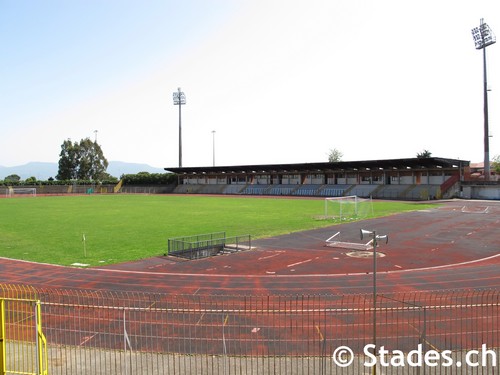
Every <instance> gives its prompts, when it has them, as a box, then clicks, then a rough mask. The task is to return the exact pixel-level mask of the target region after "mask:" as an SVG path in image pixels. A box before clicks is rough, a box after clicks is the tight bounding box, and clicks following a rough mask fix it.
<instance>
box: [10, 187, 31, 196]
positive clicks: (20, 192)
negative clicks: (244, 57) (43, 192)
mask: <svg viewBox="0 0 500 375" xmlns="http://www.w3.org/2000/svg"><path fill="white" fill-rule="evenodd" d="M5 194H6V195H7V197H21V196H22V197H36V188H8V189H7V191H6V192H5Z"/></svg>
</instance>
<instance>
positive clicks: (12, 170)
mask: <svg viewBox="0 0 500 375" xmlns="http://www.w3.org/2000/svg"><path fill="white" fill-rule="evenodd" d="M58 168H59V166H58V163H44V162H31V163H28V164H24V165H19V166H16V167H3V166H1V165H0V180H3V179H4V178H5V177H7V176H10V175H11V174H17V175H18V176H19V177H21V180H25V179H27V178H30V177H36V179H37V180H41V181H44V180H48V179H49V178H50V177H53V178H56V175H57V171H58ZM107 172H108V173H109V174H110V175H111V176H114V177H117V178H120V176H121V175H122V174H135V173H139V172H149V173H165V172H166V171H165V170H164V169H163V168H155V167H152V166H150V165H148V164H138V163H126V162H123V161H110V162H109V165H108V169H107Z"/></svg>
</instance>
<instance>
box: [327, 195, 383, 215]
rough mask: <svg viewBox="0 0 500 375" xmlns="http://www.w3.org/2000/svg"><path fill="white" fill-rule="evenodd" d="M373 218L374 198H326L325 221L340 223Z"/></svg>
mask: <svg viewBox="0 0 500 375" xmlns="http://www.w3.org/2000/svg"><path fill="white" fill-rule="evenodd" d="M372 216H373V203H372V198H371V197H370V198H360V197H358V196H356V195H349V196H346V197H335V198H325V214H324V218H325V219H333V220H338V221H346V220H360V219H365V218H368V217H372Z"/></svg>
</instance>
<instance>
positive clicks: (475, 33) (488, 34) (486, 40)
mask: <svg viewBox="0 0 500 375" xmlns="http://www.w3.org/2000/svg"><path fill="white" fill-rule="evenodd" d="M472 37H473V39H474V44H475V47H476V49H482V50H483V98H484V108H483V111H484V179H485V181H489V179H490V139H489V138H490V134H489V121H488V79H487V72H486V47H488V46H491V45H492V44H495V42H496V37H495V34H493V31H492V30H491V28H490V27H489V26H488V25H487V24H486V23H485V22H484V20H483V18H481V21H480V25H479V27H475V28H473V29H472Z"/></svg>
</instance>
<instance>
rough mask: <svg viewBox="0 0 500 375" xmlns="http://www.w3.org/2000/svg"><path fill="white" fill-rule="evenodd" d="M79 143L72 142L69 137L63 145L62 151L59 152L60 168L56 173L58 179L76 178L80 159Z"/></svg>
mask: <svg viewBox="0 0 500 375" xmlns="http://www.w3.org/2000/svg"><path fill="white" fill-rule="evenodd" d="M78 154H79V149H78V144H77V143H76V142H75V143H72V142H71V140H70V139H67V140H65V141H64V142H63V144H62V145H61V152H60V154H59V169H58V172H57V175H56V178H57V179H58V180H71V179H76V177H77V172H78V166H79V163H80V160H79V156H78Z"/></svg>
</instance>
